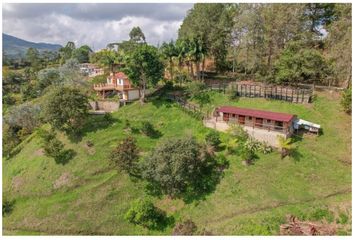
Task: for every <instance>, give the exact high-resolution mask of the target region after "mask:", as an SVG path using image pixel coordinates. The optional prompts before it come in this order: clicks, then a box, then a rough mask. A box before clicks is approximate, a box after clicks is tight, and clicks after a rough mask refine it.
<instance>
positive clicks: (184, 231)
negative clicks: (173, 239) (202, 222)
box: [172, 219, 197, 236]
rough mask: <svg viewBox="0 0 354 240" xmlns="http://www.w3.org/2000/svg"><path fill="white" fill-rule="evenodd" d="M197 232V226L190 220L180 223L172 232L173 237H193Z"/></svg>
mask: <svg viewBox="0 0 354 240" xmlns="http://www.w3.org/2000/svg"><path fill="white" fill-rule="evenodd" d="M196 232H197V225H195V223H194V222H193V221H192V220H190V219H188V220H185V221H183V222H179V223H177V224H176V225H175V227H174V228H173V231H172V235H174V236H192V235H195V234H196Z"/></svg>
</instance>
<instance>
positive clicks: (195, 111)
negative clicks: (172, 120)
mask: <svg viewBox="0 0 354 240" xmlns="http://www.w3.org/2000/svg"><path fill="white" fill-rule="evenodd" d="M167 99H168V100H171V101H173V102H176V103H177V104H178V105H179V106H180V107H182V109H184V110H186V111H187V112H188V113H191V114H192V115H193V116H194V117H196V118H198V119H203V118H204V115H205V114H204V112H203V111H202V110H201V108H200V107H199V106H198V105H196V104H193V103H189V102H188V101H187V100H185V99H184V98H182V97H179V96H176V95H173V94H169V95H167Z"/></svg>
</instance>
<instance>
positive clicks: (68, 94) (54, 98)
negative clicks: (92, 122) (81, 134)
mask: <svg viewBox="0 0 354 240" xmlns="http://www.w3.org/2000/svg"><path fill="white" fill-rule="evenodd" d="M88 106H89V104H88V98H87V96H85V95H84V94H82V93H81V92H80V91H79V90H78V89H75V88H70V87H66V86H59V87H56V88H54V89H52V90H51V91H50V92H49V93H48V95H47V96H46V98H45V101H44V102H43V111H42V113H43V118H44V119H45V120H46V121H47V122H49V123H50V124H51V125H52V126H53V127H54V128H56V129H58V130H64V131H67V132H69V133H75V132H78V131H79V130H80V129H82V127H83V123H84V122H85V119H86V118H87V116H88Z"/></svg>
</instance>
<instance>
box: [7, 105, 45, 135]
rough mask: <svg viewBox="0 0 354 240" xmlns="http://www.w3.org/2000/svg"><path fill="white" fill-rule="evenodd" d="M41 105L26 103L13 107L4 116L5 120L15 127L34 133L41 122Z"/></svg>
mask: <svg viewBox="0 0 354 240" xmlns="http://www.w3.org/2000/svg"><path fill="white" fill-rule="evenodd" d="M40 111H41V109H40V107H39V105H36V104H32V103H24V104H21V105H18V106H15V107H13V108H12V109H11V110H10V111H9V112H8V114H6V116H5V117H4V121H5V122H6V123H7V124H8V125H9V126H11V127H13V128H18V129H24V131H25V132H26V133H28V134H29V133H32V131H33V130H34V129H35V128H37V127H38V126H39V125H40V124H41V121H40Z"/></svg>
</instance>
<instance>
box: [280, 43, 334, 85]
mask: <svg viewBox="0 0 354 240" xmlns="http://www.w3.org/2000/svg"><path fill="white" fill-rule="evenodd" d="M330 73H331V68H330V67H329V65H328V62H327V61H326V59H325V58H324V57H323V55H322V54H321V52H320V51H318V50H316V49H310V48H303V46H302V45H301V44H299V43H298V42H292V43H290V44H288V46H287V47H286V49H285V50H284V51H283V52H282V54H281V56H280V57H279V59H278V60H277V62H276V63H275V80H276V81H277V82H278V83H292V84H296V83H300V82H310V83H311V82H321V81H322V82H323V81H325V79H326V78H327V77H328V75H329V74H330Z"/></svg>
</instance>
